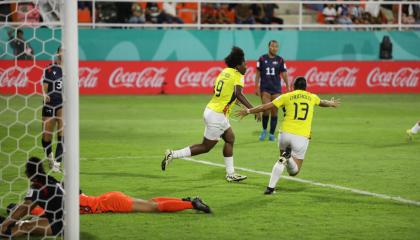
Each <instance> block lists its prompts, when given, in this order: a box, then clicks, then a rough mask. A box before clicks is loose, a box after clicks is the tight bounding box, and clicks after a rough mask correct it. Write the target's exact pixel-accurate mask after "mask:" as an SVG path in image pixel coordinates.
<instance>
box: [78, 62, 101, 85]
mask: <svg viewBox="0 0 420 240" xmlns="http://www.w3.org/2000/svg"><path fill="white" fill-rule="evenodd" d="M100 71H101V69H100V68H97V67H94V68H90V67H80V68H79V87H82V88H95V87H96V86H97V85H98V76H97V74H98V73H99V72H100Z"/></svg>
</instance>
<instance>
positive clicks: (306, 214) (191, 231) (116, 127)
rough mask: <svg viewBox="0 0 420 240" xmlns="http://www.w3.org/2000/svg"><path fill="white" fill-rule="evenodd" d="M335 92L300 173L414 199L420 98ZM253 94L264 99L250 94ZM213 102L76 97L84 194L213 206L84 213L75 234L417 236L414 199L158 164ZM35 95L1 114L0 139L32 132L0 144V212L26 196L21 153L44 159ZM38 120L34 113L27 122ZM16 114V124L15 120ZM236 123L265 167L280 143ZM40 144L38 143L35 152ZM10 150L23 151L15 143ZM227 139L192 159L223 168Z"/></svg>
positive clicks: (254, 160)
mask: <svg viewBox="0 0 420 240" xmlns="http://www.w3.org/2000/svg"><path fill="white" fill-rule="evenodd" d="M331 96H332V95H321V97H322V98H328V99H329V98H330V97H331ZM334 96H335V97H339V98H341V101H342V106H341V107H340V108H338V109H327V108H316V109H315V115H314V121H313V125H312V126H313V128H312V132H313V138H312V140H311V142H310V145H309V149H308V152H307V155H306V159H305V161H304V164H303V168H302V171H301V172H300V174H299V175H298V176H297V178H301V179H305V180H310V181H314V182H319V183H325V184H334V185H338V186H343V187H348V188H352V189H358V190H364V191H368V192H371V193H377V194H384V195H386V196H392V197H401V198H404V199H409V200H412V201H415V202H417V203H419V202H420V177H419V176H420V134H419V135H417V136H416V137H417V138H415V139H414V141H413V142H411V143H409V142H407V140H406V138H405V130H406V129H408V128H411V127H412V126H413V125H414V123H415V122H416V121H418V120H420V115H419V109H420V95H419V94H384V95H334ZM248 97H249V98H250V100H251V101H252V103H253V104H257V103H259V99H257V97H255V96H251V95H249V96H248ZM209 99H210V96H208V95H188V96H81V99H80V156H81V161H80V184H81V189H82V190H83V191H84V192H85V193H87V194H90V195H98V194H101V193H104V192H107V191H122V192H124V193H126V194H128V195H131V196H134V197H138V198H143V199H149V198H152V197H157V196H170V197H186V196H197V195H198V196H200V197H202V198H203V199H204V201H205V202H206V203H208V204H209V205H210V206H211V208H212V210H213V211H214V213H213V214H208V215H207V214H200V213H195V212H194V211H191V210H188V211H184V212H178V213H169V214H167V213H161V214H141V213H138V214H102V215H83V216H81V218H80V224H81V226H80V229H81V239H83V240H85V239H147V240H149V239H228V238H229V239H419V238H420V206H419V205H417V206H416V205H413V204H407V203H401V202H398V201H394V200H387V199H383V198H379V197H373V196H364V195H360V194H357V193H352V192H350V191H344V190H337V189H332V188H326V187H320V186H314V185H310V184H307V183H299V182H295V181H290V180H287V179H281V180H280V182H279V184H278V190H277V194H275V195H273V196H265V195H263V194H262V193H263V191H264V189H265V187H266V185H267V183H268V180H269V176H266V175H262V174H257V173H251V172H245V171H238V172H240V173H242V174H245V175H248V179H247V180H246V181H244V182H242V183H227V182H226V181H225V179H224V175H225V171H224V168H222V167H217V166H208V165H204V164H199V163H195V162H189V161H185V160H174V162H173V163H172V164H171V165H169V167H168V168H167V170H166V171H165V172H162V171H161V170H160V161H161V160H162V157H163V153H164V151H165V149H167V148H175V149H177V148H182V147H185V146H187V145H190V144H193V143H199V142H200V141H201V139H202V137H203V131H204V124H203V119H202V113H203V109H204V107H205V105H206V103H207V101H208V100H209ZM39 103H41V99H40V98H39V97H30V98H28V99H27V102H26V104H27V105H29V106H31V107H33V108H34V109H36V110H35V111H30V110H25V109H23V111H21V112H18V113H15V112H13V111H5V112H2V113H1V115H0V117H1V118H0V122H1V126H0V135H1V136H2V137H3V136H14V135H16V136H20V135H22V134H23V133H24V132H25V129H26V132H28V133H29V134H31V135H33V136H34V137H24V138H21V139H20V140H14V139H12V138H10V137H7V138H6V140H4V141H2V142H1V143H0V147H1V154H0V165H1V166H0V167H1V180H0V193H1V196H2V198H1V201H0V207H1V210H0V214H3V215H4V208H5V206H6V205H7V204H8V203H9V202H11V201H17V199H18V198H19V197H22V195H23V194H24V192H25V187H26V184H25V179H24V178H23V177H22V176H23V168H22V167H19V166H20V165H21V164H22V163H23V161H24V160H25V158H26V157H27V156H28V154H35V155H37V156H42V149H41V148H39V147H40V145H41V139H40V136H39V133H40V131H41V125H40V122H39V119H40V114H41V112H40V108H39ZM0 104H1V107H2V108H3V107H5V106H8V107H9V108H12V109H15V110H20V108H21V107H20V106H22V104H25V101H24V100H22V99H19V98H13V99H10V100H9V101H8V102H6V101H5V100H4V99H3V98H2V99H0ZM7 104H8V105H7ZM33 116H36V117H37V119H38V120H37V121H33V122H30V123H29V122H28V121H29V120H30V119H33ZM16 118H18V119H19V121H20V122H22V123H23V124H19V123H17V124H11V123H12V122H15V121H16ZM25 124H26V128H25ZM279 124H280V123H279ZM231 125H232V127H233V130H234V132H235V135H236V142H235V147H234V160H235V166H236V167H244V168H248V169H253V170H256V171H262V172H271V168H272V166H273V164H274V162H275V161H276V159H277V158H278V148H277V145H276V143H273V142H268V141H266V142H259V141H258V140H257V139H258V134H259V131H260V123H256V122H255V120H254V119H253V118H252V117H247V118H246V119H244V120H241V121H237V120H231ZM4 126H9V127H4ZM35 144H38V148H33V146H34V145H35ZM17 146H19V148H20V149H23V150H24V151H16V148H17ZM222 146H223V143H222V142H220V143H219V144H218V145H217V146H216V147H215V149H213V150H212V151H211V152H210V153H207V154H204V155H199V156H194V157H193V158H194V159H196V160H203V161H209V162H212V163H218V164H223V157H222V153H221V150H222ZM68 161H69V160H68ZM18 175H20V176H21V177H20V178H18ZM10 188H11V189H12V192H10V191H9V189H10Z"/></svg>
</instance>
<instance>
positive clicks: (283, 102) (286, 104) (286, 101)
mask: <svg viewBox="0 0 420 240" xmlns="http://www.w3.org/2000/svg"><path fill="white" fill-rule="evenodd" d="M320 102H321V99H320V98H319V97H318V96H317V95H315V94H313V93H310V92H307V91H303V90H295V91H293V92H288V93H286V94H283V95H281V96H280V97H278V98H276V99H274V100H273V104H274V105H275V106H276V107H278V108H283V109H285V110H286V112H285V116H284V119H283V123H282V126H281V131H282V132H288V133H291V134H296V135H300V136H304V137H307V138H309V137H310V135H311V125H312V118H313V115H314V106H315V105H319V103H320Z"/></svg>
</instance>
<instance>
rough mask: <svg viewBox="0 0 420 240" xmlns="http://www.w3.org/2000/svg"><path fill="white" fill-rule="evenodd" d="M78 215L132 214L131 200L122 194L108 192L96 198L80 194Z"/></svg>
mask: <svg viewBox="0 0 420 240" xmlns="http://www.w3.org/2000/svg"><path fill="white" fill-rule="evenodd" d="M79 201H80V203H79V205H80V214H89V213H92V214H93V213H105V212H115V213H124V212H132V209H133V199H132V198H131V197H129V196H127V195H125V194H124V193H122V192H108V193H104V194H102V195H100V196H98V197H95V196H88V195H86V194H83V193H82V194H80V197H79Z"/></svg>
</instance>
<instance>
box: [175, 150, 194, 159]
mask: <svg viewBox="0 0 420 240" xmlns="http://www.w3.org/2000/svg"><path fill="white" fill-rule="evenodd" d="M190 156H191V149H190V147H186V148H183V149H179V150H175V151H173V158H183V157H190Z"/></svg>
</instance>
